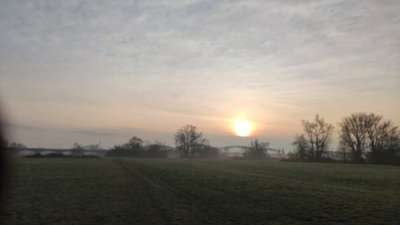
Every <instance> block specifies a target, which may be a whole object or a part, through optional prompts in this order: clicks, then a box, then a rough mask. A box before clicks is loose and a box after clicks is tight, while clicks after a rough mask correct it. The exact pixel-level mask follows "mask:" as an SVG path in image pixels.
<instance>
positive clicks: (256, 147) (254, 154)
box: [244, 139, 269, 159]
mask: <svg viewBox="0 0 400 225" xmlns="http://www.w3.org/2000/svg"><path fill="white" fill-rule="evenodd" d="M268 147H269V143H268V142H259V141H258V140H257V139H255V140H254V141H252V142H251V143H250V148H249V149H248V150H247V152H246V153H245V154H244V157H245V158H249V159H265V158H267V157H268V153H267V150H268Z"/></svg>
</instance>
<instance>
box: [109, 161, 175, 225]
mask: <svg viewBox="0 0 400 225" xmlns="http://www.w3.org/2000/svg"><path fill="white" fill-rule="evenodd" d="M113 162H114V163H115V164H116V165H118V166H119V167H120V168H121V169H122V170H123V171H124V173H125V174H127V176H128V177H129V179H130V180H133V181H136V182H132V183H133V184H134V185H137V183H140V184H142V185H143V190H142V191H143V194H144V197H145V198H146V199H147V200H148V201H149V203H150V206H151V209H148V210H150V211H153V210H154V212H152V214H154V215H152V218H146V219H152V220H155V221H154V222H155V223H154V224H160V225H172V224H174V223H173V220H172V218H171V216H170V215H169V214H168V211H167V210H165V209H164V208H162V207H161V206H160V205H159V204H157V203H158V202H159V200H158V199H157V198H156V196H155V193H154V191H155V188H160V187H159V186H158V185H156V184H155V183H153V182H152V181H151V180H150V179H148V178H147V177H145V176H143V175H142V174H140V173H138V172H137V171H132V170H131V169H129V168H128V167H126V166H125V165H124V164H123V163H122V160H113Z"/></svg>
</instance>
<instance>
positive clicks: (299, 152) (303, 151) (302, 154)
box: [292, 134, 310, 160]
mask: <svg viewBox="0 0 400 225" xmlns="http://www.w3.org/2000/svg"><path fill="white" fill-rule="evenodd" d="M292 144H293V145H294V146H295V148H296V150H295V154H294V155H293V157H294V158H296V159H300V160H307V159H309V158H308V157H309V155H308V152H309V151H310V145H309V144H308V141H307V139H306V138H305V137H304V134H301V135H297V136H296V138H295V140H294V141H293V143H292Z"/></svg>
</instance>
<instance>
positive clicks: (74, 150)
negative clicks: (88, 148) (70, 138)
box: [71, 143, 83, 156]
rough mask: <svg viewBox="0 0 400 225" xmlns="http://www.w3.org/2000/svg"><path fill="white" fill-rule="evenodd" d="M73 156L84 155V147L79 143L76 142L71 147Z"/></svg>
mask: <svg viewBox="0 0 400 225" xmlns="http://www.w3.org/2000/svg"><path fill="white" fill-rule="evenodd" d="M71 154H72V156H82V155H83V147H82V146H81V145H80V144H79V143H74V145H73V147H72V149H71Z"/></svg>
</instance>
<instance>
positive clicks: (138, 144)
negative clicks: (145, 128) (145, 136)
mask: <svg viewBox="0 0 400 225" xmlns="http://www.w3.org/2000/svg"><path fill="white" fill-rule="evenodd" d="M125 145H126V147H127V148H128V149H141V148H142V147H143V140H142V139H140V138H138V137H136V136H133V137H132V138H131V139H129V141H128V143H127V144H125Z"/></svg>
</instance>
